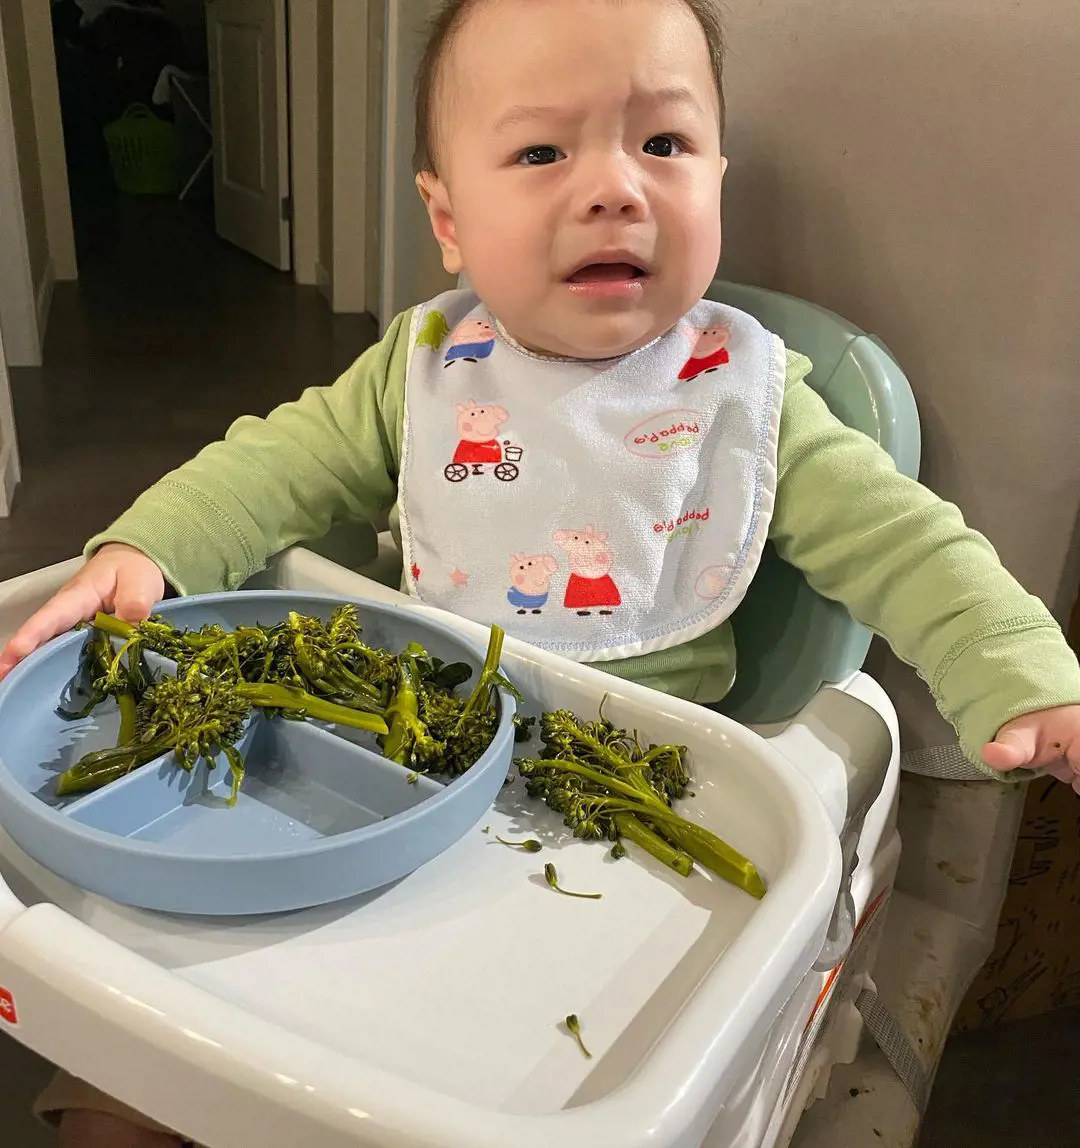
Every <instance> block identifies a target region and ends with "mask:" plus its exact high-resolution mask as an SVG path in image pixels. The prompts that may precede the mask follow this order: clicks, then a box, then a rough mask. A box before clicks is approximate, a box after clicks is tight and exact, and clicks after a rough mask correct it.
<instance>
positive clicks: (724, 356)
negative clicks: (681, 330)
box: [679, 323, 731, 382]
mask: <svg viewBox="0 0 1080 1148" xmlns="http://www.w3.org/2000/svg"><path fill="white" fill-rule="evenodd" d="M690 333H691V334H692V335H694V336H695V341H694V349H693V351H691V352H690V358H689V359H687V360H686V363H685V364H684V365H683V369H682V370H681V371H680V372H679V381H680V382H686V381H687V380H688V379H696V378H697V377H698V375H703V374H708V373H709V372H710V371H715V370H718V369H719V368H720V367H722V366H723V365H724V364H725V363H727V362H730V361H731V356H730V355H729V354H728V349H727V341H728V339H729V338H730V337H731V328H730V327H727V326H725V325H724V324H723V323H713V324H712V325H711V326H709V327H692V328H690Z"/></svg>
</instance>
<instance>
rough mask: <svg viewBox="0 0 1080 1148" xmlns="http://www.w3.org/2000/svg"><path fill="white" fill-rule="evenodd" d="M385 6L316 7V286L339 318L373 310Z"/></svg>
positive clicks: (324, 3) (336, 3)
mask: <svg viewBox="0 0 1080 1148" xmlns="http://www.w3.org/2000/svg"><path fill="white" fill-rule="evenodd" d="M381 42H382V5H381V4H380V3H377V2H375V0H318V31H317V43H318V75H319V94H318V169H319V194H318V200H319V218H318V229H319V262H318V283H319V286H320V288H321V289H322V290H323V292H324V293H325V294H326V296H327V298H328V299H329V301H330V305H331V307H332V308H333V309H334V310H335V311H346V312H361V311H370V310H374V307H375V292H376V290H377V285H376V283H375V282H374V281H373V280H372V278H371V273H372V272H373V271H374V272H376V273H377V269H378V262H377V256H376V255H375V254H374V252H373V251H372V249H371V244H372V242H373V241H374V240H375V239H376V238H377V235H378V196H377V181H378V172H379V159H378V157H379V150H380V119H379V116H380V112H379V108H380V103H381V96H380V89H381V83H382V76H381Z"/></svg>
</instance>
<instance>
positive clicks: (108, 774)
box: [56, 738, 172, 797]
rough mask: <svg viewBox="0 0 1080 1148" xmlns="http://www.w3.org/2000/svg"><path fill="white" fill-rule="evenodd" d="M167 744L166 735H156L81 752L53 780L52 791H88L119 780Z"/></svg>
mask: <svg viewBox="0 0 1080 1148" xmlns="http://www.w3.org/2000/svg"><path fill="white" fill-rule="evenodd" d="M171 748H172V747H171V746H170V744H169V741H168V739H167V738H158V739H156V740H154V741H145V742H138V743H135V744H128V745H117V746H113V747H112V748H110V749H99V750H97V751H95V752H94V753H88V754H85V755H84V756H83V757H81V758H80V759H79V760H78V761H77V762H76V763H75V764H74V765H73V766H70V767H69V768H68V769H66V770H65V771H64V772H63V773H62V774H60V776H59V778H58V779H57V782H56V792H57V793H58V794H59V795H60V796H61V797H69V796H71V795H72V794H76V793H91V792H93V791H94V790H95V789H101V787H102V786H105V785H108V784H109V782H111V781H119V780H120V778H121V777H126V776H127V775H128V774H129V773H131V771H132V770H135V769H138V768H139V767H140V766H143V765H146V764H147V763H148V762H151V761H153V760H154V759H155V758H158V757H161V756H162V755H163V754H165V753H168V752H169V750H170V749H171Z"/></svg>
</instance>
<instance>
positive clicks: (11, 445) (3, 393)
mask: <svg viewBox="0 0 1080 1148" xmlns="http://www.w3.org/2000/svg"><path fill="white" fill-rule="evenodd" d="M18 485H19V446H18V442H17V440H16V438H15V414H14V412H13V411H12V409H11V387H10V386H9V384H8V372H7V361H6V359H5V358H4V340H3V336H0V518H6V517H7V516H8V515H9V514H10V513H11V501H12V499H13V498H14V496H15V487H16V486H18Z"/></svg>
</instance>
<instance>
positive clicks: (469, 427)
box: [448, 400, 510, 475]
mask: <svg viewBox="0 0 1080 1148" xmlns="http://www.w3.org/2000/svg"><path fill="white" fill-rule="evenodd" d="M509 417H510V413H509V411H507V409H506V407H500V406H493V405H491V404H489V403H483V404H481V403H478V402H476V401H475V400H470V401H469V402H467V403H458V404H457V433H458V445H457V449H456V450H455V451H454V461H453V462H452V463H451V467H465V466H471V467H472V472H473V474H483V473H484V472H483V469H482V468H483V467H485V466H491V465H496V466H497V465H498V464H499V463H500V462H502V456H503V452H502V445H501V444H500V443H499V438H498V435H499V428H500V427H501V426H502V425H503V423H505V422H506V420H507V419H508V418H509ZM448 470H449V468H448ZM461 474H462V475H464V474H465V471H464V470H462V471H461Z"/></svg>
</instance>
